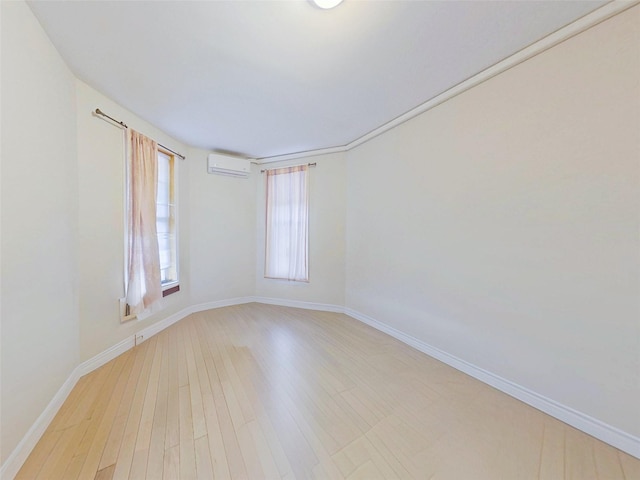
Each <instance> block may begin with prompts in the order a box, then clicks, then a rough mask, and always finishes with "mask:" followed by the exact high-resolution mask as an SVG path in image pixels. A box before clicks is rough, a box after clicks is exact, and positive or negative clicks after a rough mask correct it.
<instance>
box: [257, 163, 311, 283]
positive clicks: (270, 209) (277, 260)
mask: <svg viewBox="0 0 640 480" xmlns="http://www.w3.org/2000/svg"><path fill="white" fill-rule="evenodd" d="M266 174H267V188H266V190H267V199H266V204H267V211H266V242H265V273H264V276H265V277H266V278H275V279H282V280H292V281H297V282H308V281H309V262H308V256H309V253H308V252H309V235H308V233H309V192H308V178H309V173H308V167H307V165H301V166H297V167H288V168H278V169H273V170H267V172H266Z"/></svg>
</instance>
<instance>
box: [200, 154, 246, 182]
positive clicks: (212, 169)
mask: <svg viewBox="0 0 640 480" xmlns="http://www.w3.org/2000/svg"><path fill="white" fill-rule="evenodd" d="M207 172H209V173H214V174H216V175H227V176H229V177H241V178H247V177H248V176H249V173H251V162H250V161H249V160H246V159H244V158H236V157H230V156H229V155H221V154H219V153H210V154H209V157H208V158H207Z"/></svg>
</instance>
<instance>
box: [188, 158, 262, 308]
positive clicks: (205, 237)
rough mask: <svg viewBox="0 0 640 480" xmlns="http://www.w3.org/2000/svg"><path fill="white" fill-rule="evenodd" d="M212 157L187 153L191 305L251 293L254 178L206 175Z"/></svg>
mask: <svg viewBox="0 0 640 480" xmlns="http://www.w3.org/2000/svg"><path fill="white" fill-rule="evenodd" d="M208 153H209V152H207V151H203V150H198V149H195V148H194V149H191V150H190V152H189V165H190V177H189V193H190V195H191V209H190V215H191V220H190V223H189V231H190V235H191V237H190V238H191V241H190V249H191V280H192V281H191V298H192V304H201V303H208V302H213V301H217V300H227V299H231V298H236V297H244V296H248V295H252V294H253V290H254V283H255V281H254V270H255V268H254V265H255V258H256V254H255V252H256V245H255V195H256V190H255V177H256V175H259V173H257V172H256V170H255V169H254V170H253V172H252V173H251V176H250V177H249V178H234V177H226V176H221V175H212V174H209V173H207V155H208Z"/></svg>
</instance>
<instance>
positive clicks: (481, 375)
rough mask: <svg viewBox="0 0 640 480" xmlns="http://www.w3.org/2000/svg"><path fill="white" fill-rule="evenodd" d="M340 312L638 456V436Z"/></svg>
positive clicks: (385, 327) (350, 312)
mask: <svg viewBox="0 0 640 480" xmlns="http://www.w3.org/2000/svg"><path fill="white" fill-rule="evenodd" d="M343 312H344V313H345V314H346V315H349V316H350V317H352V318H354V319H356V320H359V321H361V322H363V323H366V324H367V325H369V326H371V327H373V328H375V329H376V330H380V331H381V332H384V333H386V334H388V335H390V336H392V337H394V338H396V339H398V340H400V341H401V342H403V343H406V344H407V345H409V346H411V347H413V348H415V349H416V350H419V351H421V352H423V353H426V354H427V355H429V356H430V357H433V358H435V359H437V360H440V361H441V362H443V363H446V364H447V365H450V366H451V367H453V368H455V369H456V370H460V371H461V372H464V373H466V374H467V375H470V376H472V377H474V378H476V379H478V380H480V381H481V382H483V383H486V384H488V385H491V386H492V387H494V388H496V389H498V390H500V391H501V392H504V393H506V394H507V395H510V396H512V397H514V398H517V399H518V400H521V401H523V402H524V403H526V404H528V405H531V406H532V407H534V408H536V409H538V410H541V411H543V412H545V413H547V414H549V415H551V416H552V417H554V418H557V419H558V420H560V421H562V422H564V423H567V424H569V425H571V426H572V427H575V428H577V429H578V430H582V431H583V432H585V433H588V434H589V435H591V436H593V437H595V438H597V439H599V440H602V441H603V442H605V443H608V444H609V445H612V446H614V447H616V448H619V449H620V450H622V451H623V452H626V453H628V454H629V455H633V456H634V457H636V458H640V438H638V437H636V436H634V435H631V434H629V433H627V432H625V431H623V430H620V429H618V428H616V427H613V426H611V425H609V424H607V423H604V422H602V421H600V420H598V419H597V418H593V417H591V416H589V415H586V414H584V413H582V412H579V411H577V410H574V409H573V408H570V407H567V406H566V405H562V404H561V403H558V402H556V401H555V400H552V399H550V398H547V397H545V396H543V395H540V394H539V393H536V392H534V391H532V390H529V389H528V388H525V387H523V386H521V385H518V384H517V383H514V382H512V381H510V380H507V379H505V378H502V377H500V376H498V375H495V374H493V373H491V372H489V371H487V370H484V369H482V368H480V367H477V366H475V365H473V364H471V363H469V362H467V361H465V360H462V359H460V358H458V357H455V356H453V355H450V354H448V353H446V352H444V351H442V350H440V349H438V348H436V347H433V346H431V345H429V344H427V343H425V342H423V341H421V340H418V339H417V338H415V337H412V336H410V335H407V334H406V333H404V332H401V331H400V330H397V329H395V328H393V327H391V326H389V325H387V324H385V323H382V322H380V321H378V320H375V319H374V318H371V317H369V316H367V315H364V314H362V313H360V312H357V311H356V310H353V309H351V308H344V309H343Z"/></svg>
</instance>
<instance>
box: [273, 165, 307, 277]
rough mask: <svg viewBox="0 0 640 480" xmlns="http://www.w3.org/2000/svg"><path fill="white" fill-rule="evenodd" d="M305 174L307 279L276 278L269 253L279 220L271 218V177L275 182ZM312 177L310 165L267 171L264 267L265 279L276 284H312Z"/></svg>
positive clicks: (281, 205)
mask: <svg viewBox="0 0 640 480" xmlns="http://www.w3.org/2000/svg"><path fill="white" fill-rule="evenodd" d="M301 172H302V173H303V174H304V179H305V182H304V197H305V200H304V202H305V204H306V205H305V206H306V213H305V222H306V225H305V228H304V230H305V236H306V239H305V240H306V244H305V257H304V260H305V262H304V265H305V270H304V274H305V277H304V278H301V277H300V278H289V277H288V276H276V275H275V272H274V271H269V253H270V248H269V242H270V230H271V228H273V227H274V226H275V227H276V228H277V223H279V222H277V218H276V219H275V220H276V221H275V222H273V221H272V219H271V218H270V215H269V213H270V202H269V198H270V189H269V179H270V176H274V181H275V179H277V178H278V177H279V176H280V175H287V176H288V175H293V174H296V173H301ZM310 183H311V182H310V175H309V165H291V166H282V167H276V168H273V169H268V170H266V171H265V180H264V186H265V190H264V202H265V204H264V215H265V217H264V227H265V229H264V244H263V246H264V265H263V278H264V279H265V280H269V281H275V282H288V283H295V284H300V285H304V284H309V283H310V254H311V252H310V242H309V240H310V238H309V229H310V218H309V216H310V211H311V209H310ZM274 198H277V196H274ZM274 206H275V207H276V210H277V209H278V207H280V208H282V207H283V206H284V205H283V204H279V205H277V204H276V205H274Z"/></svg>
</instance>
